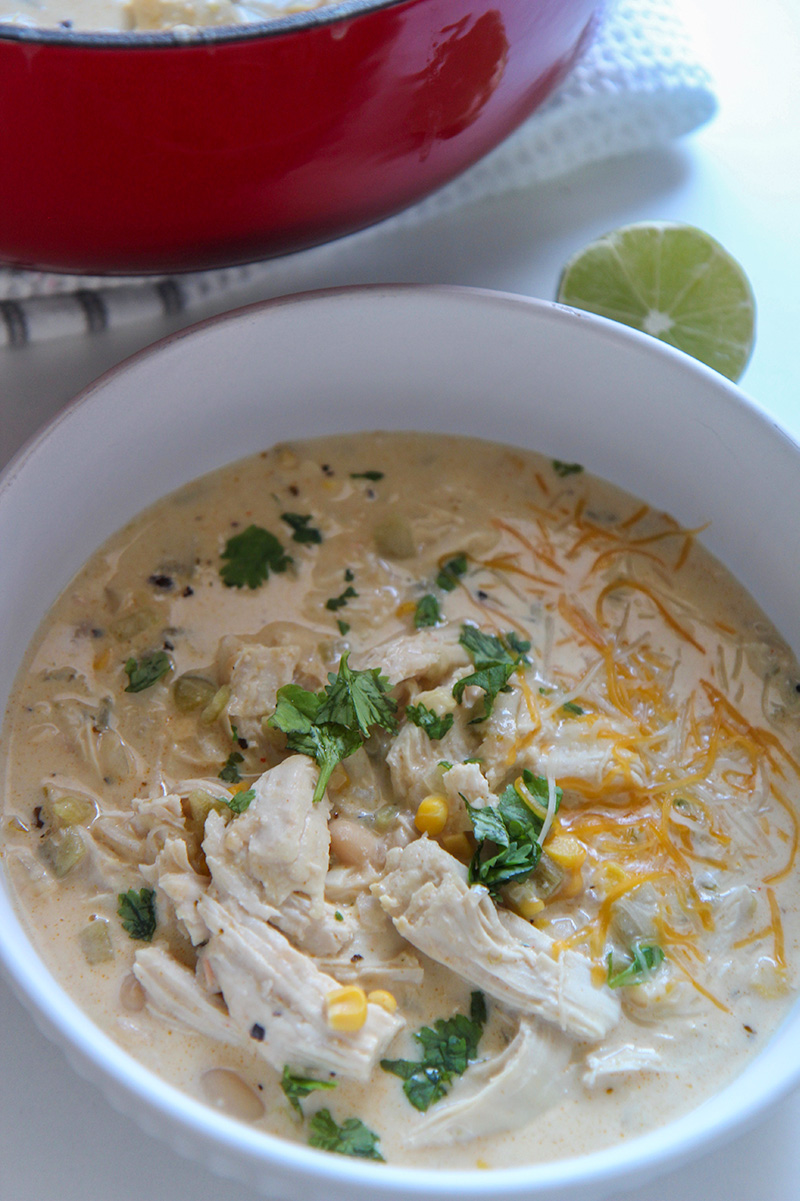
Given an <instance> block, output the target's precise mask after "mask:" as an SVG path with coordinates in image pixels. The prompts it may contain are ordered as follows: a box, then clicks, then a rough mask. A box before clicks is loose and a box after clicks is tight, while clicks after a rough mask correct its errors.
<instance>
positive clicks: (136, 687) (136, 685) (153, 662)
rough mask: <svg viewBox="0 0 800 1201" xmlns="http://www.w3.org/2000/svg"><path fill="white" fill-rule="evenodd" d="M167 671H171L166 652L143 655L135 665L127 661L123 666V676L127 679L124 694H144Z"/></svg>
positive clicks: (133, 662) (170, 663)
mask: <svg viewBox="0 0 800 1201" xmlns="http://www.w3.org/2000/svg"><path fill="white" fill-rule="evenodd" d="M168 671H172V662H171V660H170V657H169V655H168V654H167V653H166V651H156V652H155V654H154V655H145V657H144V658H143V659H140V660H139V662H138V663H137V662H136V660H135V659H129V660H128V662H127V663H126V664H125V674H126V676H127V677H128V686H127V688H126V689H125V691H126V692H144V690H145V688H152V686H153V684H155V682H156V680H160V679H161V677H162V676H165V675H166V674H167V672H168Z"/></svg>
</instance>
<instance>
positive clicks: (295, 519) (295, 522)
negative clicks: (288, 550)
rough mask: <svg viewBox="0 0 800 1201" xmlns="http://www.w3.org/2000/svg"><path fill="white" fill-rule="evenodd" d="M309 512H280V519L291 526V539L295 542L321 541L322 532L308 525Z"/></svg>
mask: <svg viewBox="0 0 800 1201" xmlns="http://www.w3.org/2000/svg"><path fill="white" fill-rule="evenodd" d="M310 520H311V514H310V513H305V514H303V513H281V521H285V522H286V524H287V525H289V526H291V527H292V531H293V533H292V539H293V541H295V542H321V541H322V534H321V533H320V532H319V530H317V529H315V528H314V526H313V525H309V524H308V523H309V521H310Z"/></svg>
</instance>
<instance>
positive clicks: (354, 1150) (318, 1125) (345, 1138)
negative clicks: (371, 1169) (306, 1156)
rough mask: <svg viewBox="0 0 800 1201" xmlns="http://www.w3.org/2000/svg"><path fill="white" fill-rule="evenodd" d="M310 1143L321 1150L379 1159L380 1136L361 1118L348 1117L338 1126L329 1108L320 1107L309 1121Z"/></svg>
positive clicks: (381, 1159)
mask: <svg viewBox="0 0 800 1201" xmlns="http://www.w3.org/2000/svg"><path fill="white" fill-rule="evenodd" d="M308 1131H309V1135H308V1145H309V1147H318V1148H319V1149H320V1150H321V1151H336V1152H338V1154H339V1155H355V1156H356V1157H357V1158H358V1159H379V1160H380V1161H381V1162H383V1156H382V1155H381V1153H380V1151H379V1150H378V1141H379V1137H378V1135H377V1134H373V1132H372V1131H371V1130H370V1129H368V1127H366V1126H365V1125H364V1123H363V1122H362V1121H361V1119H360V1118H346V1119H345V1121H344V1122H342V1124H341V1126H337V1124H336V1122H334V1120H333V1118H332V1117H331V1115H330V1111H329V1110H327V1109H320V1111H319V1113H315V1114H314V1116H313V1117H312V1119H311V1121H310V1122H309V1123H308Z"/></svg>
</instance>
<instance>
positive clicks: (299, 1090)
mask: <svg viewBox="0 0 800 1201" xmlns="http://www.w3.org/2000/svg"><path fill="white" fill-rule="evenodd" d="M281 1088H282V1089H283V1091H284V1092H285V1094H286V1097H287V1099H288V1101H289V1104H290V1105H291V1106H292V1108H293V1109H296V1110H297V1112H298V1113H299V1114H300V1116H301V1117H302V1114H303V1109H302V1106H301V1105H300V1102H301V1101H302V1100H303V1098H304V1097H307V1096H309V1095H310V1094H311V1093H313V1092H316V1091H317V1090H318V1089H327V1088H336V1082H335V1081H334V1080H311V1079H309V1077H307V1076H297V1075H295V1073H294V1072H292V1071H290V1070H289V1068H288V1066H286V1067H284V1069H283V1076H282V1077H281Z"/></svg>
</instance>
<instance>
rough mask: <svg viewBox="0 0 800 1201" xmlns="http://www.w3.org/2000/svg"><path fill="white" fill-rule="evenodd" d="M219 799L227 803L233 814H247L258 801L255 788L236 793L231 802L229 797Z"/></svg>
mask: <svg viewBox="0 0 800 1201" xmlns="http://www.w3.org/2000/svg"><path fill="white" fill-rule="evenodd" d="M219 799H220V800H221V801H224V802H225V804H226V805H227V806H228V808H229V809H230V811H231V813H237V814H238V813H245V812H246V810H248V809H249V808H250V806H251V804H252V803H253V801H254V800H255V799H256V790H255V788H244V789H242V791H241V792H235V793H234V794H233V796H232V797H231V799H230V800H228V799H227V797H220V798H219Z"/></svg>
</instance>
